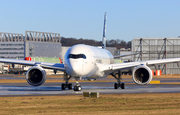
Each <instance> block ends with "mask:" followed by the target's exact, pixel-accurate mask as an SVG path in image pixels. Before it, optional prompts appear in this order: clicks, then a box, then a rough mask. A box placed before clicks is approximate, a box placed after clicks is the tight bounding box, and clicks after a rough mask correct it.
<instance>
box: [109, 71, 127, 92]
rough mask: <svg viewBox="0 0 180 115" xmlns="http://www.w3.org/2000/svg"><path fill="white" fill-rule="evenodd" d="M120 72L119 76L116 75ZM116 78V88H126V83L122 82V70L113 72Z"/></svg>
mask: <svg viewBox="0 0 180 115" xmlns="http://www.w3.org/2000/svg"><path fill="white" fill-rule="evenodd" d="M117 74H118V77H116V75H117ZM111 75H112V76H113V77H114V78H115V79H116V80H117V83H114V89H118V88H119V87H120V88H121V89H124V88H125V87H124V83H121V71H118V73H115V74H113V73H112V74H111Z"/></svg>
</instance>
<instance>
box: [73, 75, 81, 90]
mask: <svg viewBox="0 0 180 115" xmlns="http://www.w3.org/2000/svg"><path fill="white" fill-rule="evenodd" d="M75 79H76V84H75V86H74V91H81V90H82V88H81V85H80V83H79V82H78V80H79V77H76V78H75Z"/></svg>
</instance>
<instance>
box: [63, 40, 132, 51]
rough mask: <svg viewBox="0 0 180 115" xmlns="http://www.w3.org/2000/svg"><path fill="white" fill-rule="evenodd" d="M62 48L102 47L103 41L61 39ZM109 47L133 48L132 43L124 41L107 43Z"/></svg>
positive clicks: (109, 41) (108, 41)
mask: <svg viewBox="0 0 180 115" xmlns="http://www.w3.org/2000/svg"><path fill="white" fill-rule="evenodd" d="M61 43H62V46H73V45H75V44H86V45H91V46H101V44H102V41H97V40H92V39H83V38H80V39H76V38H65V37H61ZM106 46H107V47H116V48H117V49H120V48H131V41H128V42H126V41H124V40H120V39H116V40H114V39H111V40H107V41H106Z"/></svg>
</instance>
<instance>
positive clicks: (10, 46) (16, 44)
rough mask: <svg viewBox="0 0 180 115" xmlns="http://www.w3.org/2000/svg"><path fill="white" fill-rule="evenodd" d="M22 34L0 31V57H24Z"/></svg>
mask: <svg viewBox="0 0 180 115" xmlns="http://www.w3.org/2000/svg"><path fill="white" fill-rule="evenodd" d="M24 48H25V46H24V40H23V35H22V34H16V33H3V32H1V33H0V58H9V59H24Z"/></svg>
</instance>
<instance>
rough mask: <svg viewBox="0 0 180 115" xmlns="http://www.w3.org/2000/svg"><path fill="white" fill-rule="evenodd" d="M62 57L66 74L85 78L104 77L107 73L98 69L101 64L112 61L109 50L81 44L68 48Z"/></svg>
mask: <svg viewBox="0 0 180 115" xmlns="http://www.w3.org/2000/svg"><path fill="white" fill-rule="evenodd" d="M64 59H65V61H64V64H65V70H66V72H67V74H68V75H70V76H72V77H83V78H87V79H88V78H94V79H96V78H101V77H106V76H107V75H106V74H105V73H103V72H102V71H100V70H101V67H102V64H112V63H114V58H113V56H112V54H111V53H110V52H109V51H107V50H105V49H101V48H97V47H93V46H88V45H83V44H79V45H74V46H72V47H71V48H69V49H68V51H67V52H66V54H65V57H64ZM99 65H101V66H99Z"/></svg>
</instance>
